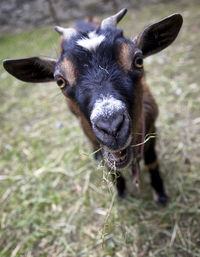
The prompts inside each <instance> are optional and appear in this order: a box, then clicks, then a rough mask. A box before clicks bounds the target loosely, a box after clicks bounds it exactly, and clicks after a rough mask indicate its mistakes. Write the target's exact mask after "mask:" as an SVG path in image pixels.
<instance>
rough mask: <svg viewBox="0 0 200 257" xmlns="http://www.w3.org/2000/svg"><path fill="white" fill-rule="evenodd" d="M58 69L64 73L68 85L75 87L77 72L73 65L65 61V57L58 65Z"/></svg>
mask: <svg viewBox="0 0 200 257" xmlns="http://www.w3.org/2000/svg"><path fill="white" fill-rule="evenodd" d="M60 68H61V70H62V72H63V73H64V75H65V77H66V78H67V80H68V82H69V84H70V85H71V86H73V85H75V83H76V78H77V71H76V69H75V67H74V65H73V63H72V62H71V61H70V60H69V59H67V58H66V57H65V58H64V59H63V61H62V63H61V64H60Z"/></svg>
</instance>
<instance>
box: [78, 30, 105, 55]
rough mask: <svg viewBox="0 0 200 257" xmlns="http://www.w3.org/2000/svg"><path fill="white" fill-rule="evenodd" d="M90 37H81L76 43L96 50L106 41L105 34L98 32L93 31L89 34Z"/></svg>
mask: <svg viewBox="0 0 200 257" xmlns="http://www.w3.org/2000/svg"><path fill="white" fill-rule="evenodd" d="M88 37H89V38H86V37H84V38H82V39H79V40H78V41H77V42H76V43H77V45H79V46H82V47H83V48H86V49H87V50H89V51H92V50H93V51H95V50H96V48H97V47H98V46H99V45H100V44H101V43H102V42H103V41H104V39H105V36H104V35H97V34H96V32H94V31H92V32H90V33H89V34H88Z"/></svg>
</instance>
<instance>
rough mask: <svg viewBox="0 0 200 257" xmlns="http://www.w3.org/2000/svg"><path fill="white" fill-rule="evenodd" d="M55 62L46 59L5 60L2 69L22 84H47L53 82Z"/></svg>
mask: <svg viewBox="0 0 200 257" xmlns="http://www.w3.org/2000/svg"><path fill="white" fill-rule="evenodd" d="M55 65H56V60H55V59H51V58H46V57H29V58H23V59H7V60H4V61H3V67H4V68H5V70H6V71H7V72H9V73H10V74H11V75H13V76H14V77H16V78H17V79H20V80H22V81H24V82H33V83H38V82H48V81H53V80H54V70H55Z"/></svg>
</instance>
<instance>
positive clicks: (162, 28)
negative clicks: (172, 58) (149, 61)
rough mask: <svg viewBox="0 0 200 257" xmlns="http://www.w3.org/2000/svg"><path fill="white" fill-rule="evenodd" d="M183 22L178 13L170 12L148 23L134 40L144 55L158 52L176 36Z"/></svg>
mask: <svg viewBox="0 0 200 257" xmlns="http://www.w3.org/2000/svg"><path fill="white" fill-rule="evenodd" d="M182 23H183V18H182V16H181V15H180V14H178V13H175V14H172V15H170V16H168V17H166V18H164V19H162V20H161V21H159V22H156V23H153V24H151V25H149V26H148V27H147V28H145V29H144V31H143V32H142V33H141V34H139V35H138V36H137V37H136V38H135V39H134V42H135V43H136V44H137V45H138V47H139V48H140V49H141V50H142V52H143V55H144V57H147V56H149V55H151V54H155V53H157V52H160V51H161V50H163V49H164V48H166V47H168V46H169V45H170V44H171V43H172V42H173V41H174V40H175V39H176V37H177V35H178V33H179V31H180V28H181V26H182Z"/></svg>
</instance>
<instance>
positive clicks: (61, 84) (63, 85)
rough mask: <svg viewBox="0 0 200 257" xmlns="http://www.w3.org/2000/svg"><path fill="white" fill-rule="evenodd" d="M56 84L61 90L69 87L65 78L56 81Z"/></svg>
mask: <svg viewBox="0 0 200 257" xmlns="http://www.w3.org/2000/svg"><path fill="white" fill-rule="evenodd" d="M56 83H57V85H58V86H59V87H60V88H64V87H65V86H66V85H67V82H66V80H64V79H63V78H58V79H57V80H56Z"/></svg>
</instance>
